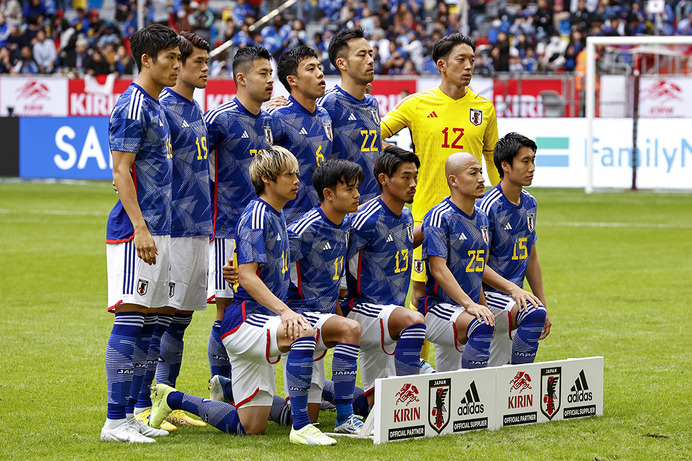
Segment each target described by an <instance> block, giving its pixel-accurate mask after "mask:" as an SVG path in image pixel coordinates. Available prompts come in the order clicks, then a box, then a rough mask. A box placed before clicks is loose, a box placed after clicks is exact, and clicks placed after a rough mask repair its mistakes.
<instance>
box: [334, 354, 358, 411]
mask: <svg viewBox="0 0 692 461" xmlns="http://www.w3.org/2000/svg"><path fill="white" fill-rule="evenodd" d="M359 351H360V346H359V345H356V344H347V343H339V344H337V345H336V346H335V347H334V359H333V360H332V379H333V380H334V406H336V424H337V425H339V424H341V423H343V422H344V421H346V419H348V418H349V417H350V416H351V415H352V414H353V391H354V389H355V387H356V372H357V370H358V352H359Z"/></svg>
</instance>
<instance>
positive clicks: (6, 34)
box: [0, 13, 12, 51]
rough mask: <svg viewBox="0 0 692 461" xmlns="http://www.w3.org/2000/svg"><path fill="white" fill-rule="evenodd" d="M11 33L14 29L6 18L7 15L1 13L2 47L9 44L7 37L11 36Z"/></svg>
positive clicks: (0, 45) (0, 32) (0, 42)
mask: <svg viewBox="0 0 692 461" xmlns="http://www.w3.org/2000/svg"><path fill="white" fill-rule="evenodd" d="M11 33H12V30H11V28H10V25H9V24H8V22H7V20H6V18H5V15H4V14H2V13H0V47H4V46H7V39H8V38H10V34H11ZM8 51H9V50H8Z"/></svg>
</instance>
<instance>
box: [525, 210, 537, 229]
mask: <svg viewBox="0 0 692 461" xmlns="http://www.w3.org/2000/svg"><path fill="white" fill-rule="evenodd" d="M526 221H527V222H528V224H529V232H533V230H534V229H535V228H536V215H535V214H534V213H529V214H528V215H527V217H526Z"/></svg>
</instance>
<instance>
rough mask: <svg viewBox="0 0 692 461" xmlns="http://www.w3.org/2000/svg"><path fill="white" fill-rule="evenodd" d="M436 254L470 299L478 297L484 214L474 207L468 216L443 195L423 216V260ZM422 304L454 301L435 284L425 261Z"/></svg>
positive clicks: (484, 249)
mask: <svg viewBox="0 0 692 461" xmlns="http://www.w3.org/2000/svg"><path fill="white" fill-rule="evenodd" d="M429 256H439V257H440V258H444V259H446V260H447V267H448V268H449V270H450V271H451V272H452V275H454V278H455V279H456V281H457V283H458V284H459V286H460V287H461V289H462V290H464V293H466V294H467V295H468V296H469V298H471V299H472V300H473V302H475V303H477V302H478V301H479V300H480V297H481V289H482V284H483V270H484V269H485V258H486V257H487V256H488V217H487V216H486V215H485V213H484V212H483V211H482V210H479V209H477V208H476V209H475V210H474V211H473V214H472V215H471V216H469V215H467V214H466V213H464V212H463V211H461V210H460V209H459V208H458V207H457V206H456V205H454V204H453V203H452V201H451V200H450V199H449V197H447V198H446V199H444V200H443V201H442V202H440V203H439V204H437V205H435V206H434V207H433V208H432V209H431V210H430V211H428V213H427V214H426V215H425V218H423V259H428V257H429ZM425 294H426V299H425V307H426V311H427V307H428V306H429V305H431V303H432V304H436V303H438V302H443V303H449V304H458V303H457V302H456V301H455V300H453V299H452V298H451V297H450V296H449V295H448V294H447V293H445V291H444V290H443V289H442V288H441V287H440V286H439V285H438V283H437V280H435V277H433V275H432V272H431V271H430V266H429V263H428V280H427V282H426V283H425Z"/></svg>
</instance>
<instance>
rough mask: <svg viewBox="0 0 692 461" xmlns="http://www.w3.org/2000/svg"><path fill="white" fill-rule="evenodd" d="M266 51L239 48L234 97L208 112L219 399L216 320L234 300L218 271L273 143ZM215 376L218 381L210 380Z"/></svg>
mask: <svg viewBox="0 0 692 461" xmlns="http://www.w3.org/2000/svg"><path fill="white" fill-rule="evenodd" d="M270 59H271V56H270V55H269V52H268V51H267V50H266V49H264V48H262V47H260V46H250V47H247V48H241V49H239V50H238V52H237V53H236V55H235V57H234V59H233V79H234V81H235V84H236V88H237V91H238V92H237V95H236V97H235V98H233V100H231V101H229V102H227V103H225V104H222V105H221V106H219V107H217V108H215V109H212V110H210V111H208V112H207V113H206V114H205V116H204V120H205V122H206V124H207V129H208V131H209V134H208V140H207V147H208V149H209V152H210V168H211V177H212V181H213V182H212V203H213V240H212V241H211V243H210V256H209V283H208V286H209V300H210V301H213V300H215V301H216V321H215V322H214V326H213V327H212V331H211V334H210V336H209V345H208V356H209V368H210V372H211V377H212V380H211V381H212V383H211V384H212V397H215V396H216V395H219V393H218V392H214V391H215V390H217V391H218V389H219V387H220V384H219V379H222V380H223V378H230V377H231V368H230V363H229V361H228V356H227V355H226V349H225V348H224V347H223V344H222V343H221V320H222V319H223V314H224V311H225V309H226V307H227V306H229V305H230V304H231V302H232V301H233V296H234V292H233V286H232V284H229V283H227V282H226V281H225V280H224V277H223V266H224V264H226V263H227V262H228V261H229V260H232V259H233V255H234V253H235V247H236V239H235V229H236V226H237V224H238V220H239V219H240V215H241V213H242V212H243V210H244V209H245V207H246V206H247V204H248V203H250V200H252V199H253V198H254V197H255V193H254V189H253V187H252V181H251V180H250V173H249V171H250V170H249V166H250V163H251V162H252V159H253V157H254V155H255V154H256V153H257V151H259V150H260V149H266V148H267V147H269V146H271V145H272V144H273V134H272V126H271V117H270V116H269V114H268V113H267V111H265V110H263V109H262V104H263V103H264V102H266V101H268V100H269V99H270V98H271V94H272V91H273V89H274V80H273V77H272V66H271V62H270ZM215 376H220V377H221V378H215Z"/></svg>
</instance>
